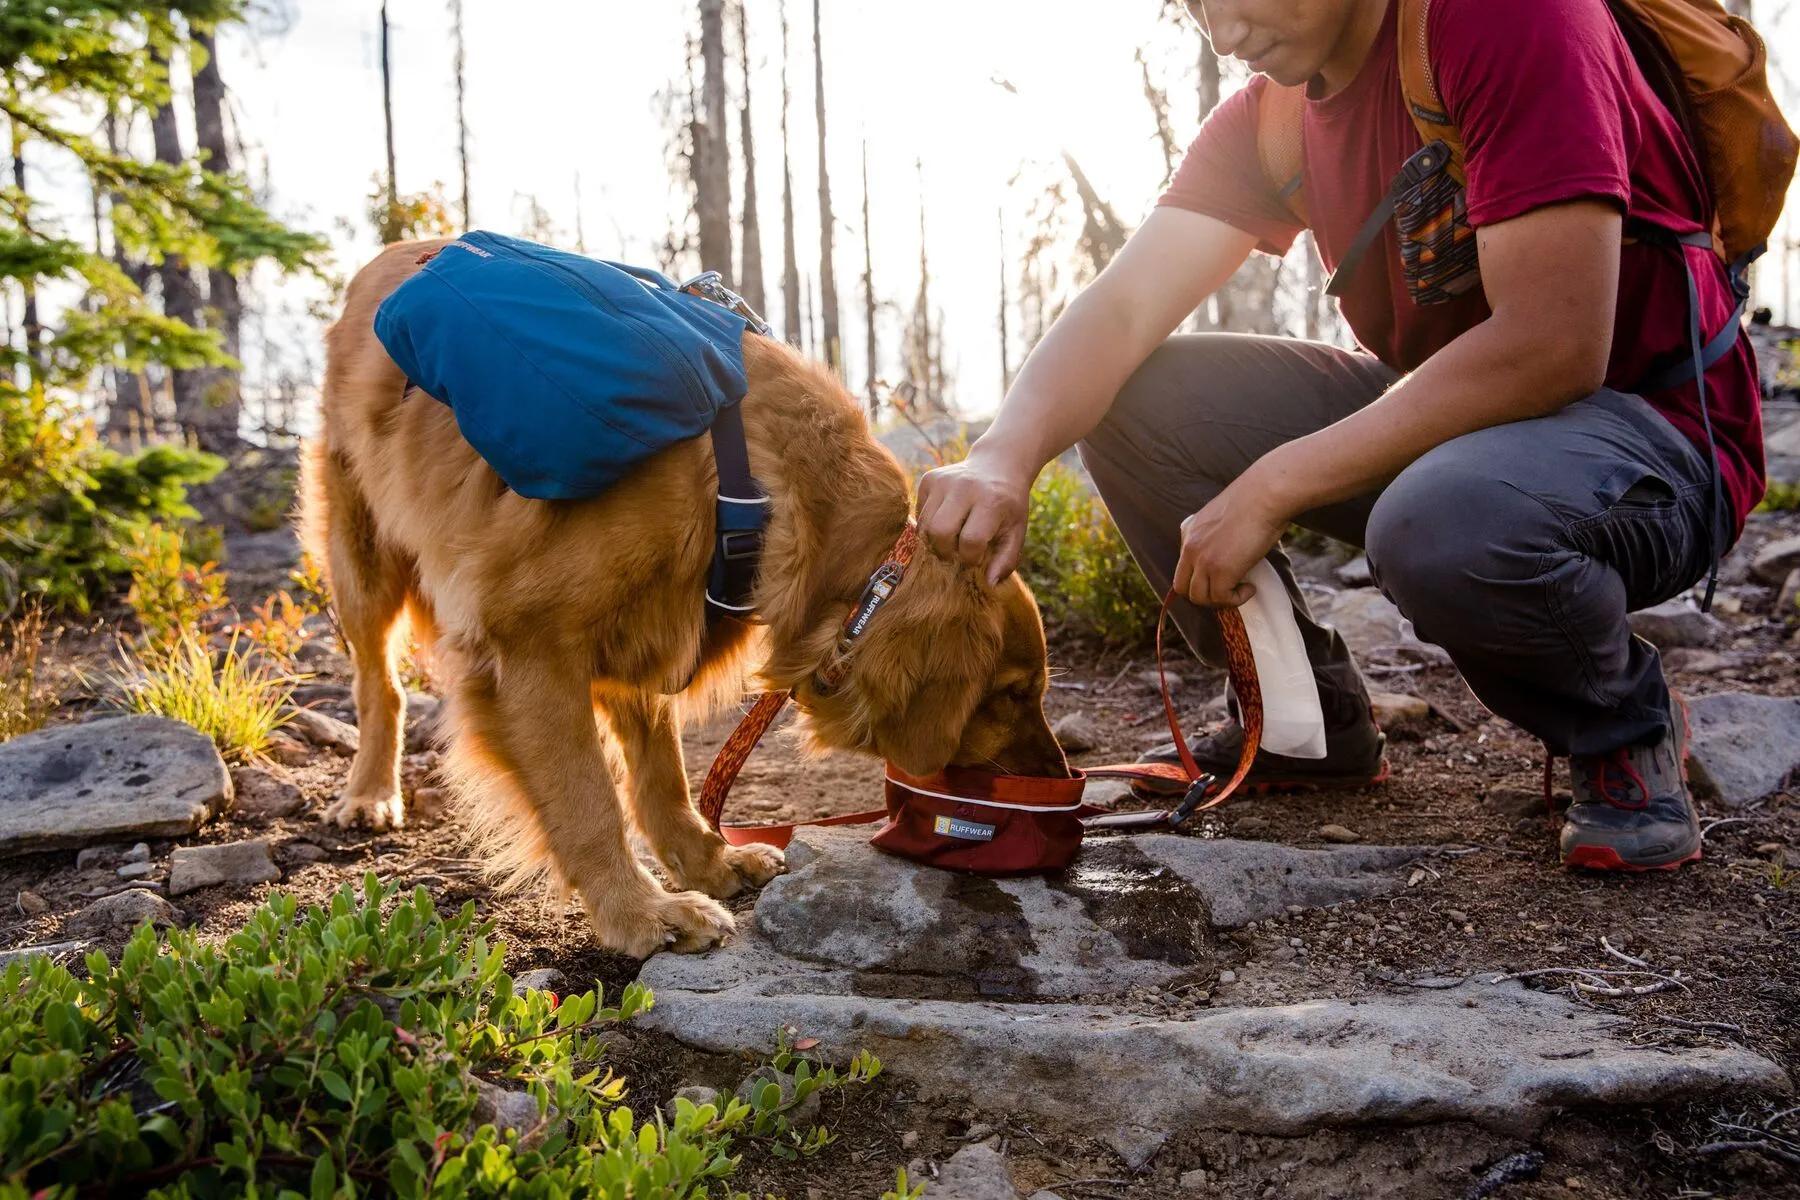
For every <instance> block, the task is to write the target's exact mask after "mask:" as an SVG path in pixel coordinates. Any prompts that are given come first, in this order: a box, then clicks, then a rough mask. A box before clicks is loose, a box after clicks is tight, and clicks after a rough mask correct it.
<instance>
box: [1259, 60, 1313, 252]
mask: <svg viewBox="0 0 1800 1200" xmlns="http://www.w3.org/2000/svg"><path fill="white" fill-rule="evenodd" d="M1305 111H1306V87H1305V85H1304V84H1302V85H1300V86H1297V87H1282V86H1281V85H1280V84H1278V83H1275V82H1274V81H1273V80H1271V81H1269V82H1267V83H1266V84H1264V86H1263V90H1262V96H1261V98H1260V99H1259V101H1258V103H1257V109H1256V153H1257V157H1258V158H1260V159H1261V160H1262V169H1263V177H1264V178H1266V179H1267V180H1268V181H1269V186H1270V187H1272V188H1274V189H1275V194H1276V195H1277V196H1278V197H1280V199H1281V202H1282V203H1283V204H1285V205H1286V206H1287V209H1288V211H1289V212H1291V213H1293V214H1294V216H1295V218H1296V219H1297V220H1299V222H1300V223H1301V224H1302V225H1305V224H1307V223H1308V222H1307V220H1306V196H1305V195H1304V193H1303V192H1302V191H1301V188H1300V167H1301V148H1300V120H1301V117H1302V116H1303V115H1304V114H1305Z"/></svg>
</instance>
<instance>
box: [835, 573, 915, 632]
mask: <svg viewBox="0 0 1800 1200" xmlns="http://www.w3.org/2000/svg"><path fill="white" fill-rule="evenodd" d="M905 576H906V568H905V567H903V566H901V565H900V564H899V563H897V562H886V563H882V564H881V566H880V567H879V568H878V569H877V570H876V572H875V573H874V574H873V575H871V576H869V586H867V587H866V588H864V589H863V594H862V599H860V600H858V601H857V602H856V609H855V611H854V612H852V613H851V614H850V619H849V620H848V621H846V622H844V640H845V641H847V642H854V641H855V640H856V639H857V638H859V637H861V636H862V635H863V631H864V630H866V629H868V627H869V622H870V621H872V620H874V619H875V614H876V613H877V612H879V611H880V609H881V606H882V605H883V604H885V603H887V599H888V597H889V596H892V595H893V594H894V589H895V588H897V587H899V586H900V581H901V579H903V578H905Z"/></svg>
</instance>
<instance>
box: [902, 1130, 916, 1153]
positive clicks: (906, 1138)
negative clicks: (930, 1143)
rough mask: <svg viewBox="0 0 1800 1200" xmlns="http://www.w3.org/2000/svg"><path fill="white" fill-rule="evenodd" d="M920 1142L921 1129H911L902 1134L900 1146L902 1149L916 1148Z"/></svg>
mask: <svg viewBox="0 0 1800 1200" xmlns="http://www.w3.org/2000/svg"><path fill="white" fill-rule="evenodd" d="M918 1144H919V1131H918V1130H916V1129H909V1130H907V1131H906V1132H905V1133H903V1134H901V1135H900V1148H901V1149H902V1150H911V1149H914V1148H915V1147H917V1146H918Z"/></svg>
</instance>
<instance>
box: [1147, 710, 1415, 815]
mask: <svg viewBox="0 0 1800 1200" xmlns="http://www.w3.org/2000/svg"><path fill="white" fill-rule="evenodd" d="M1386 747H1387V737H1386V735H1384V734H1383V733H1382V732H1381V730H1379V729H1377V728H1376V727H1375V723H1374V722H1373V721H1370V722H1367V723H1366V724H1360V725H1352V726H1350V727H1349V728H1348V729H1343V730H1339V731H1338V732H1336V733H1330V732H1327V733H1326V735H1325V757H1324V758H1289V757H1288V756H1287V755H1285V754H1271V753H1269V752H1268V751H1267V750H1258V751H1257V753H1256V758H1255V759H1254V760H1252V762H1251V764H1250V773H1249V774H1248V775H1247V776H1245V777H1244V782H1243V785H1242V790H1244V791H1246V792H1300V791H1317V790H1320V789H1323V788H1358V787H1367V786H1368V785H1370V784H1372V783H1385V782H1387V777H1388V763H1387V757H1386V755H1385V754H1384V753H1383V751H1384V750H1385V749H1386ZM1243 749H1244V727H1243V726H1242V725H1239V724H1238V723H1237V722H1236V721H1227V722H1226V723H1225V724H1223V725H1220V726H1218V727H1216V728H1213V729H1209V730H1204V731H1202V732H1200V733H1197V734H1195V735H1194V736H1193V737H1192V738H1190V739H1188V750H1189V752H1190V753H1192V754H1193V756H1194V765H1195V766H1197V767H1199V768H1200V769H1201V770H1202V771H1204V772H1206V773H1207V774H1210V775H1212V776H1213V777H1214V778H1216V779H1217V780H1218V781H1219V782H1220V783H1223V782H1224V781H1225V780H1227V779H1230V778H1231V776H1232V775H1233V773H1235V772H1236V771H1237V765H1238V755H1239V754H1241V753H1242V752H1243ZM1139 761H1140V762H1147V763H1180V762H1181V756H1180V755H1179V754H1178V753H1176V750H1175V743H1174V742H1170V743H1168V744H1167V745H1166V746H1158V747H1157V748H1156V749H1154V750H1152V751H1150V752H1149V753H1148V754H1145V755H1144V756H1143V757H1142V758H1141V759H1140V760H1139ZM1184 790H1185V788H1184V785H1182V784H1180V783H1178V782H1176V781H1175V780H1172V779H1171V780H1169V781H1168V782H1167V783H1164V782H1163V781H1161V780H1143V779H1140V780H1134V781H1133V782H1132V785H1131V791H1132V794H1133V795H1135V796H1136V797H1138V799H1140V800H1157V799H1162V798H1165V797H1168V796H1171V795H1174V796H1179V795H1181V794H1182V792H1183V791H1184Z"/></svg>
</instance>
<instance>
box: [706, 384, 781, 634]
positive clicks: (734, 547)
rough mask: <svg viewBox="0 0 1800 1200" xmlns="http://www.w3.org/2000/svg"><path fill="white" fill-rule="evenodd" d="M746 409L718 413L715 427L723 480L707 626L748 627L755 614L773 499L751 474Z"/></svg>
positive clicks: (715, 460)
mask: <svg viewBox="0 0 1800 1200" xmlns="http://www.w3.org/2000/svg"><path fill="white" fill-rule="evenodd" d="M743 407H744V406H743V405H742V404H741V403H739V404H733V405H732V406H731V407H729V408H722V409H720V410H719V416H718V418H717V419H716V420H715V421H714V422H713V426H712V446H713V463H714V464H715V466H716V467H717V470H718V476H719V498H718V507H717V519H716V520H715V522H714V532H713V557H712V568H711V570H710V571H709V572H708V574H707V579H706V623H707V624H708V625H709V626H710V625H712V624H714V623H716V622H718V621H721V620H725V619H735V620H739V621H748V620H750V619H751V617H752V616H753V615H754V614H755V612H756V605H755V604H754V603H753V602H752V597H751V591H752V589H753V588H754V587H755V584H756V568H757V565H758V563H760V562H761V560H762V537H763V523H764V522H765V521H766V520H767V519H768V515H769V497H768V494H767V493H765V492H764V491H763V489H762V485H761V484H759V483H757V482H756V476H754V475H752V474H751V473H750V449H749V447H748V446H747V445H746V444H745V442H744V413H743Z"/></svg>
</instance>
